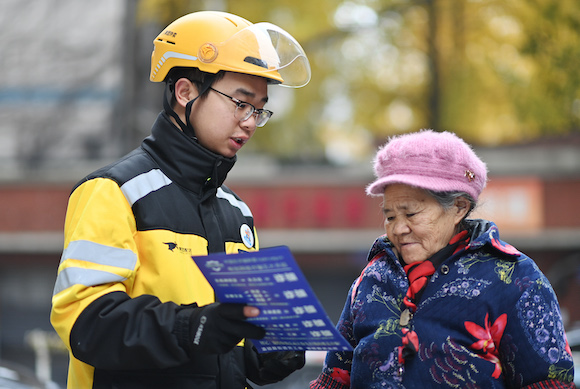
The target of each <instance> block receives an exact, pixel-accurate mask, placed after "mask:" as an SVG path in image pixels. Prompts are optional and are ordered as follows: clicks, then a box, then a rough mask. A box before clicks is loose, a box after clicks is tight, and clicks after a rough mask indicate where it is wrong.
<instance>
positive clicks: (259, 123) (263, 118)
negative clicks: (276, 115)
mask: <svg viewBox="0 0 580 389" xmlns="http://www.w3.org/2000/svg"><path fill="white" fill-rule="evenodd" d="M268 119H270V112H269V111H261V112H260V113H259V114H258V116H257V117H256V127H263V126H264V125H265V124H266V123H267V122H268Z"/></svg>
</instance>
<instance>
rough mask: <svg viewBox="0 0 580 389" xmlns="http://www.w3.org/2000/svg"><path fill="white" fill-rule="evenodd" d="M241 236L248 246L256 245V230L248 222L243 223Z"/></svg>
mask: <svg viewBox="0 0 580 389" xmlns="http://www.w3.org/2000/svg"><path fill="white" fill-rule="evenodd" d="M240 236H241V237H242V242H244V246H246V247H247V248H252V247H254V232H253V231H252V229H251V228H250V226H249V225H247V224H242V226H241V227H240Z"/></svg>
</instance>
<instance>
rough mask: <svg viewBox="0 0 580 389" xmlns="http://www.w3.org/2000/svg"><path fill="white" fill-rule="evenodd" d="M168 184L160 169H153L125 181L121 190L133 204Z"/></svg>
mask: <svg viewBox="0 0 580 389" xmlns="http://www.w3.org/2000/svg"><path fill="white" fill-rule="evenodd" d="M169 184H171V180H170V179H169V177H167V176H166V175H165V174H163V172H162V171H161V170H159V169H153V170H150V171H148V172H147V173H143V174H139V175H138V176H137V177H134V178H132V179H130V180H129V181H127V182H125V183H124V184H123V185H122V186H121V191H122V192H123V194H124V195H125V198H126V199H127V201H128V202H129V204H131V206H133V204H135V203H136V202H137V201H138V200H139V199H142V198H143V197H145V196H147V195H148V194H149V193H151V192H155V191H156V190H158V189H160V188H163V187H164V186H166V185H169Z"/></svg>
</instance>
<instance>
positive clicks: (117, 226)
mask: <svg viewBox="0 0 580 389" xmlns="http://www.w3.org/2000/svg"><path fill="white" fill-rule="evenodd" d="M135 233H136V226H135V219H134V216H133V213H132V210H131V206H130V205H129V203H128V202H127V200H126V199H125V197H124V195H123V193H122V191H121V189H120V188H119V186H118V185H117V183H116V182H114V181H112V180H110V179H106V178H97V179H92V180H88V181H86V182H84V183H82V184H81V185H79V186H78V187H77V188H76V189H75V190H74V191H73V193H72V194H71V196H70V199H69V205H68V209H67V215H66V220H65V244H64V251H63V255H62V258H61V262H60V265H59V269H58V275H57V280H56V285H55V289H54V293H53V298H52V311H51V322H52V325H53V327H54V328H55V330H56V331H57V333H58V334H59V336H60V337H61V338H62V340H63V341H64V342H65V344H66V345H67V347H68V348H69V349H70V350H71V352H72V353H73V355H74V356H75V357H76V358H78V359H80V360H82V361H83V362H85V363H87V364H90V365H92V366H94V367H97V368H99V367H100V368H115V369H131V368H135V367H136V366H138V367H139V368H146V367H148V366H155V367H167V366H171V365H177V364H180V363H183V362H184V361H187V354H186V352H185V350H184V349H183V348H181V347H180V346H179V344H178V340H177V336H176V335H175V334H174V332H175V331H176V330H177V331H179V325H177V326H176V323H178V322H179V318H180V312H181V311H182V310H183V308H182V307H180V306H179V305H176V304H173V303H161V302H160V301H159V299H157V298H156V297H154V296H151V295H143V296H140V297H138V298H133V299H131V298H130V297H129V295H128V291H130V290H131V289H132V287H133V282H134V280H135V275H136V272H137V270H138V269H139V266H140V263H139V257H138V253H137V245H136V242H135V238H134V237H135ZM181 316H183V315H181Z"/></svg>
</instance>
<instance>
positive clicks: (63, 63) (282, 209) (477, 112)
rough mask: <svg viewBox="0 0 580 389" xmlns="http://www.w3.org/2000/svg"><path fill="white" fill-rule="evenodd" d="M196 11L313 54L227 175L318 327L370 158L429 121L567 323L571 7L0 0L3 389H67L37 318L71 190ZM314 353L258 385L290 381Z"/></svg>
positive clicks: (352, 253) (301, 382)
mask: <svg viewBox="0 0 580 389" xmlns="http://www.w3.org/2000/svg"><path fill="white" fill-rule="evenodd" d="M207 9H210V10H222V11H228V12H232V13H235V14H238V15H240V16H242V17H245V18H247V19H248V20H250V21H252V22H260V21H269V22H272V23H274V24H277V25H279V26H281V27H282V28H284V29H285V30H287V31H289V32H290V33H291V34H292V35H293V36H294V37H296V38H297V40H298V41H299V42H300V43H301V44H302V46H303V48H304V49H305V51H306V53H307V55H308V57H309V59H310V63H311V66H312V80H311V82H310V84H309V85H308V86H307V87H305V88H301V89H297V90H291V89H286V88H281V87H272V88H271V89H270V91H269V92H270V101H271V102H269V103H268V108H269V109H270V110H272V111H274V112H275V115H274V116H273V117H272V120H270V122H269V123H268V125H267V126H266V127H264V128H261V129H259V130H258V131H257V132H256V135H255V136H254V138H253V140H252V142H250V143H249V144H248V145H246V146H245V147H244V149H243V150H242V151H241V152H240V153H239V159H238V163H237V164H236V166H235V167H234V169H233V171H232V172H231V173H230V175H229V177H228V180H227V181H226V183H227V184H228V186H230V187H231V188H233V189H234V190H235V191H236V192H237V193H238V194H239V195H240V196H241V197H242V198H243V199H244V200H245V201H246V203H248V205H249V206H250V208H251V209H252V211H253V213H254V217H255V219H256V224H257V227H258V231H259V235H260V241H261V245H262V247H267V246H275V245H280V244H284V245H288V246H289V247H290V249H291V250H292V251H293V253H294V254H295V257H296V259H297V261H298V263H299V264H300V266H301V267H302V270H303V272H304V273H305V275H306V277H307V278H308V279H309V281H310V282H311V284H312V287H313V289H314V290H315V292H316V293H317V295H318V298H319V299H320V301H321V302H322V304H323V306H324V307H325V309H326V310H327V312H328V314H329V316H330V317H331V319H332V320H333V321H334V322H336V320H337V319H338V317H339V314H340V311H341V309H342V306H343V303H344V300H345V297H346V293H347V291H348V289H349V287H350V284H351V282H352V281H353V279H354V278H355V277H357V276H358V274H359V273H360V270H361V269H362V268H363V267H364V264H365V260H366V253H367V250H368V248H369V247H370V245H371V244H372V242H373V240H374V239H375V238H376V237H377V236H378V235H380V234H382V216H381V212H380V208H379V205H380V204H379V200H376V199H371V198H368V197H366V196H365V194H364V187H365V186H366V185H367V184H368V183H370V182H371V181H372V179H373V177H372V169H371V160H372V157H373V156H374V153H375V151H376V149H377V147H378V146H379V145H381V144H382V143H384V142H385V141H386V139H387V138H388V137H389V136H391V135H395V134H400V133H405V132H410V131H416V130H418V129H420V128H433V129H435V130H438V131H443V130H448V131H453V132H456V133H457V134H458V135H460V136H461V137H463V138H464V139H465V140H466V141H468V142H469V143H471V144H472V145H473V146H474V148H475V149H476V152H477V153H478V155H479V156H480V157H481V158H482V159H483V160H484V161H485V162H487V164H488V168H489V171H490V182H489V184H488V187H487V188H486V189H485V190H484V192H483V195H482V200H481V205H480V208H479V210H478V215H477V216H480V217H484V218H488V219H491V220H493V221H495V222H496V223H497V224H498V225H499V227H500V232H501V233H502V237H503V239H504V240H507V241H508V242H510V243H512V244H513V245H515V246H516V247H518V248H519V249H520V250H521V251H523V252H525V253H526V254H528V255H530V256H531V257H532V258H533V259H534V260H535V261H536V262H537V263H538V265H539V267H540V268H541V269H542V271H543V272H544V273H545V274H546V275H547V276H548V278H549V280H550V281H551V283H552V285H553V287H554V289H555V291H556V293H557V295H558V298H559V301H560V304H561V307H562V314H563V317H564V320H565V325H566V328H567V330H568V331H569V332H570V333H573V332H574V329H575V328H577V327H579V326H580V204H579V203H580V200H579V198H580V67H579V63H580V2H578V1H577V0H510V1H502V0H352V1H342V0H316V1H311V0H278V1H265V0H243V1H241V0H237V1H235V0H229V1H228V0H205V1H201V0H197V1H196V0H187V1H186V0H181V1H179V0H123V1H120V0H100V1H95V2H81V1H75V0H2V1H1V2H0V49H1V51H0V387H3V386H2V384H3V382H4V381H2V380H3V379H4V380H6V382H8V381H16V378H17V377H21V378H20V381H25V378H26V379H27V380H28V385H29V386H28V387H46V386H47V385H48V386H49V387H54V388H58V387H59V386H61V387H64V385H65V381H66V365H67V356H66V353H64V352H63V350H62V345H61V342H60V340H59V339H58V338H57V337H56V335H55V333H54V331H53V330H52V328H51V326H50V323H49V311H50V298H51V295H52V288H53V283H54V280H55V276H56V270H57V266H58V262H59V260H60V254H61V251H62V244H63V237H62V228H63V224H64V216H65V210H66V203H67V198H68V195H69V192H70V190H71V188H72V186H73V185H74V183H75V182H76V181H77V180H79V179H80V178H82V177H83V176H84V175H86V174H88V173H89V172H91V171H93V170H94V169H96V168H98V167H101V166H103V165H105V164H107V163H109V162H111V161H113V160H115V159H117V158H118V157H120V156H122V155H124V154H125V153H127V152H128V151H130V150H132V149H134V148H135V147H137V146H138V145H139V144H140V142H141V140H142V139H143V138H144V137H146V136H147V135H148V134H149V131H150V127H151V125H152V123H153V121H154V119H155V117H156V116H157V114H158V113H159V112H160V110H161V108H162V105H161V101H162V99H161V98H162V85H158V84H154V83H151V82H149V69H150V57H151V50H152V48H153V44H152V41H153V39H154V38H155V36H156V35H157V34H158V33H159V32H160V31H161V30H162V29H163V28H164V27H165V26H166V25H167V24H169V23H170V22H171V21H172V20H174V19H176V18H177V17H179V16H182V15H184V14H186V13H189V12H193V11H198V10H207ZM576 338H577V342H578V344H580V336H577V337H576ZM571 343H572V342H571ZM571 346H573V348H574V347H575V346H574V345H573V344H571ZM578 347H580V346H578ZM322 357H323V355H320V354H316V353H309V355H308V361H307V362H308V364H307V367H306V368H304V369H303V370H301V371H299V372H297V373H294V374H293V375H292V376H290V377H289V378H288V379H287V380H286V381H284V382H283V383H281V384H276V385H270V386H269V387H271V388H280V389H282V388H304V387H306V385H307V382H308V381H309V380H311V379H314V378H315V377H316V376H317V375H318V373H319V371H320V367H321V363H322V360H321V358H322ZM576 359H578V358H576ZM6 377H8V378H6ZM11 377H12V378H11ZM14 377H16V378H14ZM6 385H8V384H6ZM35 385H36V386H35ZM43 385H44V386H43ZM7 387H8V386H7ZM10 387H11V386H10ZM23 387H24V386H23Z"/></svg>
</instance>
